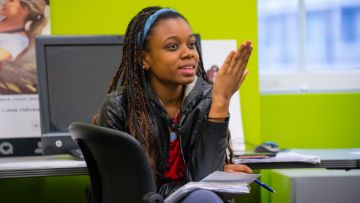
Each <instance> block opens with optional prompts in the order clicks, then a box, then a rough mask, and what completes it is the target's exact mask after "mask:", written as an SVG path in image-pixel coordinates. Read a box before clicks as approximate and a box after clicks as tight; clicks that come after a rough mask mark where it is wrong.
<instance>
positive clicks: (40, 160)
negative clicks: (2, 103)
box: [0, 149, 360, 178]
mask: <svg viewBox="0 0 360 203" xmlns="http://www.w3.org/2000/svg"><path fill="white" fill-rule="evenodd" d="M291 151H294V152H297V153H300V154H309V155H316V156H319V157H320V159H321V163H319V164H310V163H302V162H278V163H251V164H250V163H249V164H246V165H248V166H249V167H250V168H252V169H279V168H327V169H360V149H311V150H305V149H303V150H300V149H293V150H291ZM87 174H88V170H87V167H86V163H85V161H78V160H76V159H74V158H72V157H71V156H69V155H54V156H34V157H12V158H0V178H20V177H40V176H70V175H87Z"/></svg>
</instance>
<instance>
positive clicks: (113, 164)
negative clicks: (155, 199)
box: [69, 123, 156, 203]
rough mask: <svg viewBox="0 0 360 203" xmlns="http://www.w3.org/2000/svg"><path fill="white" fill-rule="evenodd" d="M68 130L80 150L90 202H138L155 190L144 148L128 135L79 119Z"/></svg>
mask: <svg viewBox="0 0 360 203" xmlns="http://www.w3.org/2000/svg"><path fill="white" fill-rule="evenodd" d="M69 130H70V134H71V137H72V139H73V140H74V141H75V142H77V143H78V145H79V146H80V148H81V150H82V152H83V154H84V158H85V161H86V164H87V166H88V170H89V174H90V180H91V184H92V189H93V202H102V203H114V202H142V198H143V196H144V195H145V194H147V193H149V192H156V189H155V182H154V179H153V175H152V172H151V168H150V164H149V162H148V160H147V157H146V155H145V152H144V150H143V148H142V146H141V145H140V143H139V142H138V141H137V140H136V139H135V138H133V137H132V136H131V135H129V134H127V133H125V132H122V131H117V130H112V129H108V128H104V127H99V126H95V125H89V124H83V123H73V124H71V125H70V127H69Z"/></svg>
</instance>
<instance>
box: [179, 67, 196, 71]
mask: <svg viewBox="0 0 360 203" xmlns="http://www.w3.org/2000/svg"><path fill="white" fill-rule="evenodd" d="M179 69H182V70H192V69H195V67H194V66H183V67H180V68H179Z"/></svg>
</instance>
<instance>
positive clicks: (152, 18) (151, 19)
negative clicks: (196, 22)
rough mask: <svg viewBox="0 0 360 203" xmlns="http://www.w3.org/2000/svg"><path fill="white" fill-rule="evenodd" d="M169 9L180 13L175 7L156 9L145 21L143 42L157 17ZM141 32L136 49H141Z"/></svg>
mask: <svg viewBox="0 0 360 203" xmlns="http://www.w3.org/2000/svg"><path fill="white" fill-rule="evenodd" d="M168 11H172V12H175V13H178V12H177V11H175V10H174V9H170V8H163V9H160V10H158V11H156V12H155V13H154V14H152V15H151V16H150V17H149V18H148V19H147V20H146V23H145V27H144V36H143V38H142V42H144V40H145V37H146V35H147V33H148V31H149V29H150V27H151V25H152V24H153V23H154V21H155V20H156V18H157V17H158V16H159V15H160V14H162V13H165V12H168ZM140 33H141V31H140V32H139V34H138V38H137V47H136V49H137V50H139V49H140Z"/></svg>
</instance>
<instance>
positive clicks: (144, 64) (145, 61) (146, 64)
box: [135, 51, 150, 70]
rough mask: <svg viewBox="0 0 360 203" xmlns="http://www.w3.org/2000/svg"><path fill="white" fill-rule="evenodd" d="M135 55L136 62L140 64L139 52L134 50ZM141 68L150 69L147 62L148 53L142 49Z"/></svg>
mask: <svg viewBox="0 0 360 203" xmlns="http://www.w3.org/2000/svg"><path fill="white" fill-rule="evenodd" d="M135 55H136V62H137V63H139V64H140V62H141V61H140V52H139V51H136V52H135ZM143 68H144V69H145V70H149V69H150V63H149V54H148V53H146V52H145V51H143Z"/></svg>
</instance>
